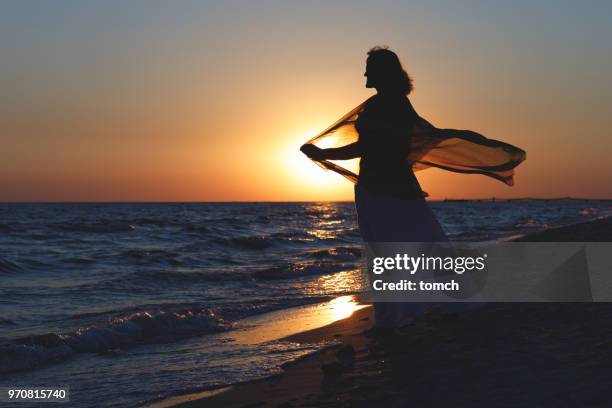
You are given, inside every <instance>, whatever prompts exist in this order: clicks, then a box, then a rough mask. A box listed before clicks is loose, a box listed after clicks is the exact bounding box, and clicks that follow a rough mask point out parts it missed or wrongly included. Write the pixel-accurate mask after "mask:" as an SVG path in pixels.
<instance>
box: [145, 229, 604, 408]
mask: <svg viewBox="0 0 612 408" xmlns="http://www.w3.org/2000/svg"><path fill="white" fill-rule="evenodd" d="M513 241H519V242H571V241H576V242H608V241H612V217H605V218H601V219H596V220H591V221H586V222H582V223H576V224H571V225H566V226H561V227H554V228H549V229H546V230H543V231H539V232H535V233H532V234H528V235H525V236H521V237H518V238H514V239H513ZM586 316H589V317H590V318H591V319H594V320H592V321H591V323H593V324H595V323H597V322H600V323H601V321H607V320H609V319H610V318H612V305H610V306H608V304H605V303H603V304H588V303H587V304H556V303H546V304H488V305H487V307H485V308H481V309H477V310H474V311H467V312H463V313H461V314H460V315H447V314H441V313H437V312H435V311H433V312H430V313H426V314H425V315H423V316H420V317H418V318H417V319H415V321H414V322H413V323H412V324H410V325H408V326H406V327H405V328H402V333H401V334H396V335H394V336H392V337H391V338H386V337H385V336H382V337H376V336H371V335H368V334H366V331H367V330H368V329H369V328H371V326H372V324H373V308H372V307H371V305H366V306H365V307H362V308H360V309H358V310H355V311H353V313H352V314H351V315H350V316H349V317H346V318H343V319H339V320H336V321H334V322H333V323H330V324H327V325H324V326H322V327H317V328H314V329H311V330H304V331H301V332H298V333H294V334H291V335H289V336H286V337H283V338H282V339H281V340H286V341H292V342H298V343H320V342H326V341H327V342H329V341H337V342H339V344H338V345H334V346H331V347H328V348H325V349H323V350H320V351H318V352H315V353H312V354H309V355H307V356H305V357H302V358H300V359H298V360H296V361H293V362H291V363H287V364H285V365H283V366H282V368H283V372H282V373H281V374H279V375H277V376H274V377H268V378H262V379H258V380H253V381H248V382H245V383H240V384H236V385H232V386H228V387H224V388H221V389H217V390H210V391H204V392H201V393H192V394H188V395H183V396H177V397H174V398H171V399H168V400H164V401H166V402H172V403H171V404H169V405H168V404H167V405H153V404H151V405H147V406H151V407H153V406H155V407H162V406H173V407H181V408H198V407H243V406H247V405H248V406H257V407H275V406H286V407H293V406H337V405H340V406H353V405H358V406H368V405H369V404H373V403H383V404H385V405H386V404H392V405H393V404H398V406H404V405H407V404H417V405H423V404H427V403H433V404H434V405H436V406H438V405H441V406H446V405H445V404H446V403H448V406H451V405H452V406H455V407H456V406H466V407H467V406H472V405H473V403H474V402H475V401H477V400H482V393H483V392H484V393H485V394H487V393H488V394H487V395H486V398H489V399H488V401H489V403H490V404H493V406H498V405H504V404H501V402H506V403H507V402H509V401H513V402H512V403H511V404H510V405H512V404H516V403H526V402H529V401H531V400H527V401H526V400H525V398H532V397H533V398H536V397H537V398H539V399H543V400H545V401H548V402H549V403H550V404H551V405H554V404H557V405H558V404H559V403H562V402H563V401H565V400H564V399H563V398H560V397H559V395H561V394H564V391H559V390H560V389H561V390H563V387H561V388H559V383H560V382H561V383H567V384H566V385H565V387H566V389H567V390H565V392H569V391H570V390H573V391H572V392H573V393H574V395H575V394H579V396H580V398H581V399H580V401H581V402H582V404H580V403H578V401H576V403H577V404H578V406H579V405H589V404H586V403H585V399H587V400H591V402H595V401H596V400H598V399H599V398H603V395H602V393H603V391H604V390H601V392H595V391H593V389H592V388H593V387H587V388H588V390H589V392H588V395H586V394H584V392H583V391H582V390H581V389H577V388H576V378H575V376H574V375H569V374H568V375H564V373H565V374H567V372H565V371H563V369H562V366H563V364H561V366H560V365H559V364H558V363H559V362H558V361H557V356H558V355H559V354H558V353H559V351H558V349H559V348H565V347H567V348H568V350H567V351H566V354H565V355H564V356H565V358H566V359H567V358H568V355H569V357H570V359H571V360H572V362H573V368H574V370H575V371H576V372H577V373H579V374H580V375H581V376H584V375H589V374H588V373H591V374H590V375H591V376H592V375H597V373H595V374H592V370H593V369H594V367H593V366H594V365H595V366H597V363H596V362H593V361H591V360H590V359H589V358H588V357H592V356H590V355H589V353H588V352H584V349H581V350H576V349H572V346H574V347H576V345H577V344H580V346H581V347H584V344H582V343H583V342H586V341H591V342H593V345H592V347H593V348H594V349H596V350H602V349H603V350H607V351H612V342H610V341H609V338H612V328H611V329H607V328H605V327H599V325H598V326H597V327H596V329H597V330H598V331H601V333H600V334H601V336H600V337H598V336H596V335H591V336H590V337H589V339H585V338H583V336H582V335H581V333H576V334H578V335H577V336H576V335H575V336H571V338H570V339H568V338H566V337H564V336H561V334H562V333H564V332H567V329H568V328H567V327H566V328H565V329H566V330H563V329H561V328H560V327H559V326H564V325H565V326H571V328H572V330H574V331H576V330H577V329H578V328H579V327H582V326H583V325H585V324H588V323H589V321H588V320H587V321H585V319H586ZM500 320H502V321H503V322H504V324H499V321H500ZM601 326H603V325H601ZM513 330H519V331H520V330H523V331H526V332H528V333H529V336H525V337H526V338H523V337H521V336H519V337H518V339H515V340H516V342H511V337H512V336H513V335H515V333H514V332H513ZM572 330H569V331H570V332H571V331H572ZM483 335H484V337H485V338H486V339H487V340H488V341H487V342H483V340H482V337H483ZM602 340H603V342H602ZM524 342H526V344H525V343H524ZM530 342H533V343H535V344H531V346H532V347H531V349H530V350H528V349H526V348H525V347H527V346H529V343H530ZM475 343H477V344H478V345H479V346H478V347H476V346H475ZM515 343H518V344H519V347H518V349H515V350H513V352H510V351H508V350H505V351H503V352H502V354H503V355H502V356H501V357H500V356H499V352H500V351H499V350H504V348H508V347H507V346H509V345H511V348H512V347H516V344H515ZM407 346H408V347H407ZM412 348H414V349H419V350H420V351H421V353H418V354H415V353H414V352H411V349H412ZM343 350H345V351H346V350H348V351H351V350H354V353H348V354H350V355H351V356H350V357H351V363H350V365H349V366H342V364H340V366H339V361H340V360H341V356H340V353H342V352H343ZM437 351H445V352H446V353H447V354H445V353H442V355H438V353H437ZM451 351H455V353H457V354H454V353H450V354H448V352H451ZM572 352H573V353H572ZM444 356H447V357H449V358H448V359H444V358H443V357H444ZM451 356H452V357H451ZM485 356H488V358H484V357H485ZM527 357H528V358H527ZM534 359H535V360H537V359H544V360H547V361H548V363H547V364H548V366H542V367H539V368H538V370H539V371H538V370H536V372H535V374H534V373H533V372H529V370H530V369H531V367H530V364H531V361H533V360H534ZM417 363H418V364H417ZM474 363H476V366H477V367H478V369H477V370H474V368H473V367H472V365H473V364H474ZM600 364H601V365H602V367H597V368H599V369H600V371H601V373H602V374H603V373H605V376H606V378H609V376H610V375H612V368H610V369H606V363H605V361H600ZM608 365H609V364H608ZM432 367H433V368H432ZM458 368H460V369H459V370H458ZM525 370H527V371H525ZM462 371H463V375H462ZM491 371H493V375H491V374H490V373H491ZM523 371H525V372H523ZM540 371H541V372H540ZM549 371H550V372H549ZM527 372H529V375H530V376H533V375H535V376H536V377H539V376H541V377H542V380H547V376H548V375H553V376H554V377H556V380H555V381H553V383H548V382H546V383H545V384H543V385H540V386H538V387H535V388H534V387H529V382H527V383H525V381H524V380H522V378H523V377H522V376H524V375H525V373H527ZM423 374H424V375H425V377H419V376H421V375H423ZM413 376H414V378H413ZM438 376H439V377H440V378H446V379H447V380H448V378H453V380H452V381H453V382H452V384H454V385H452V386H451V385H449V384H448V383H447V384H446V385H447V386H448V387H449V388H452V389H454V390H455V391H457V392H460V394H462V395H460V396H459V397H458V398H457V399H455V400H453V401H446V400H444V399H442V400H438V399H437V398H442V397H443V394H444V393H445V392H446V390H445V389H444V383H442V384H441V383H440V381H439V380H438V381H436V378H438ZM465 376H467V377H468V378H471V379H472V381H477V382H478V383H479V384H480V386H479V387H476V388H477V390H478V391H468V390H459V389H458V388H457V387H458V385H459V383H461V382H462V381H466V379H465V378H464V377H465ZM408 378H411V380H408ZM415 378H416V380H415ZM506 383H512V384H514V388H512V386H510V385H508V384H506ZM597 383H598V384H605V382H604V381H603V380H601V382H597ZM418 384H421V385H420V387H424V386H426V385H429V386H430V387H431V386H434V388H436V387H440V386H442V388H441V389H438V392H439V393H441V394H440V395H437V396H436V395H432V394H428V393H427V392H425V391H424V388H420V387H418V386H416V385H418ZM485 385H486V386H485ZM517 387H518V388H522V393H520V392H519V393H516V392H515V389H516V388H517ZM601 388H603V387H601ZM493 391H495V392H493ZM499 395H503V396H504V397H503V398H504V399H502V400H500V399H499ZM432 398H433V399H432ZM171 400H172V401H171ZM164 401H159V402H158V403H157V404H159V403H162V402H164ZM451 402H452V403H451ZM336 404H337V405H336Z"/></svg>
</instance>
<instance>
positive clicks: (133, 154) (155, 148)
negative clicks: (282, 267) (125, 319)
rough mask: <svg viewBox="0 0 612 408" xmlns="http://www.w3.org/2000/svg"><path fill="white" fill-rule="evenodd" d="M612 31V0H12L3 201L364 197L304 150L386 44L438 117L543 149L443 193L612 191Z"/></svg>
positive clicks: (434, 179)
mask: <svg viewBox="0 0 612 408" xmlns="http://www.w3.org/2000/svg"><path fill="white" fill-rule="evenodd" d="M610 39H612V2H609V1H584V2H577V1H496V2H492V1H462V2H456V1H448V2H441V1H423V2H409V1H393V2H378V1H377V2H374V1H368V2H362V1H350V2H348V1H347V2H335V1H331V2H330V1H321V2H317V1H309V2H297V1H295V2H293V1H283V2H281V1H278V2H267V1H243V2H237V1H223V2H221V1H219V2H205V1H193V2H191V1H159V2H154V1H140V2H139V1H116V2H112V1H97V2H87V1H61V0H57V1H48V2H34V1H14V2H3V8H2V12H1V13H0V50H1V55H2V57H1V58H0V92H1V98H0V138H1V145H2V148H1V150H0V201H235V200H240V201H279V200H281V201H282V200H350V199H352V188H353V186H352V184H350V183H349V182H348V181H346V180H345V179H343V178H342V177H341V176H339V175H337V174H335V173H326V172H324V171H323V170H322V169H320V168H319V167H317V166H316V165H314V164H313V163H312V162H310V161H309V160H308V159H307V158H305V157H304V156H303V155H302V154H301V153H300V152H299V151H298V148H299V146H300V145H301V144H302V143H303V142H304V141H306V140H307V139H308V138H310V137H312V136H314V135H315V134H316V133H318V132H319V131H320V130H322V129H323V128H325V127H327V126H328V125H329V124H331V122H333V121H334V120H336V119H337V118H339V117H340V116H342V115H343V114H344V113H346V112H347V111H348V110H350V109H351V108H353V107H354V106H356V105H357V104H359V103H360V102H362V101H363V100H364V99H366V98H367V97H369V96H370V95H372V90H369V89H366V88H364V84H365V78H364V77H363V72H364V64H365V57H366V52H367V51H368V49H369V48H370V47H372V46H374V45H382V44H386V45H389V46H390V47H391V49H393V50H394V51H396V52H397V53H398V55H399V56H400V58H401V60H402V63H403V64H404V66H405V68H406V69H407V70H408V72H409V73H411V75H412V76H413V77H414V81H415V91H414V93H413V94H411V96H410V99H411V100H412V102H413V105H414V106H415V108H416V110H417V112H419V114H420V115H421V116H423V117H425V118H426V119H428V120H429V121H431V122H433V123H434V124H435V125H436V126H438V127H450V128H460V129H471V130H474V131H477V132H479V133H482V134H484V135H487V136H488V137H492V138H495V139H500V140H504V141H506V142H509V143H511V144H514V145H516V146H519V147H521V148H523V149H524V150H526V151H527V161H526V162H525V163H523V164H522V165H521V166H519V168H518V169H517V172H516V176H515V183H516V184H515V186H514V187H511V188H510V187H507V186H505V185H504V184H502V183H500V182H498V181H495V180H491V179H488V178H485V177H483V176H476V175H458V174H451V173H448V172H444V171H441V170H434V169H432V170H427V171H424V172H421V173H418V174H417V176H418V178H419V180H420V181H421V184H422V186H423V189H424V190H425V191H428V192H429V193H430V195H431V198H433V199H443V198H445V197H452V198H460V197H461V198H465V197H467V198H483V197H492V196H496V197H526V196H531V197H559V196H580V197H593V198H612V159H611V158H610V156H611V153H612V138H611V137H610V136H611V129H612V80H611V79H610V75H611V72H612V41H610Z"/></svg>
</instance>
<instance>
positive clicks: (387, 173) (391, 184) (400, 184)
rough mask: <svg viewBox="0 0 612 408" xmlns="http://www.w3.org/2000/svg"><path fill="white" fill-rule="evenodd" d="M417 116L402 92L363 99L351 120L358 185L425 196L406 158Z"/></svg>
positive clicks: (413, 196) (405, 195)
mask: <svg viewBox="0 0 612 408" xmlns="http://www.w3.org/2000/svg"><path fill="white" fill-rule="evenodd" d="M417 118H418V115H417V113H416V112H415V110H414V108H413V107H412V104H411V103H410V101H409V100H408V98H407V97H406V95H402V94H391V95H389V94H377V95H375V96H373V97H372V98H370V99H369V100H368V101H367V102H366V104H365V107H364V109H363V111H361V113H360V114H359V117H358V118H357V120H356V122H355V127H356V129H357V131H358V132H359V143H360V145H361V160H360V162H359V180H358V182H357V184H358V185H361V186H363V187H365V188H367V189H368V190H371V191H374V192H379V193H385V194H390V195H393V196H396V197H400V198H405V199H417V198H422V197H424V196H425V193H423V191H422V190H421V187H420V186H419V182H418V180H417V178H416V177H415V175H414V172H413V171H412V164H411V163H410V162H409V161H408V154H409V152H410V143H411V136H412V128H413V126H414V124H415V123H416V120H417Z"/></svg>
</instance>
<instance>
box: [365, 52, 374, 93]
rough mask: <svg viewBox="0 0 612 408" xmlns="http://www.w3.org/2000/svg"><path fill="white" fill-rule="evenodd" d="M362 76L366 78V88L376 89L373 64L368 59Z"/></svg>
mask: <svg viewBox="0 0 612 408" xmlns="http://www.w3.org/2000/svg"><path fill="white" fill-rule="evenodd" d="M363 76H364V77H366V85H365V86H366V88H376V83H377V75H376V70H375V68H374V64H372V62H371V61H370V59H369V58H368V59H367V60H366V70H365V73H364V74H363Z"/></svg>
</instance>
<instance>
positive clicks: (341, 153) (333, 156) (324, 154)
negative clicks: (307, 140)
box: [300, 141, 361, 160]
mask: <svg viewBox="0 0 612 408" xmlns="http://www.w3.org/2000/svg"><path fill="white" fill-rule="evenodd" d="M300 150H301V151H302V152H303V153H304V154H305V155H306V156H308V157H310V158H311V159H313V160H349V159H354V158H356V157H359V156H361V144H360V143H359V141H357V142H354V143H351V144H348V145H346V146H342V147H335V148H331V149H320V148H318V147H317V146H315V145H313V144H305V145H303V146H302V147H301V148H300Z"/></svg>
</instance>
